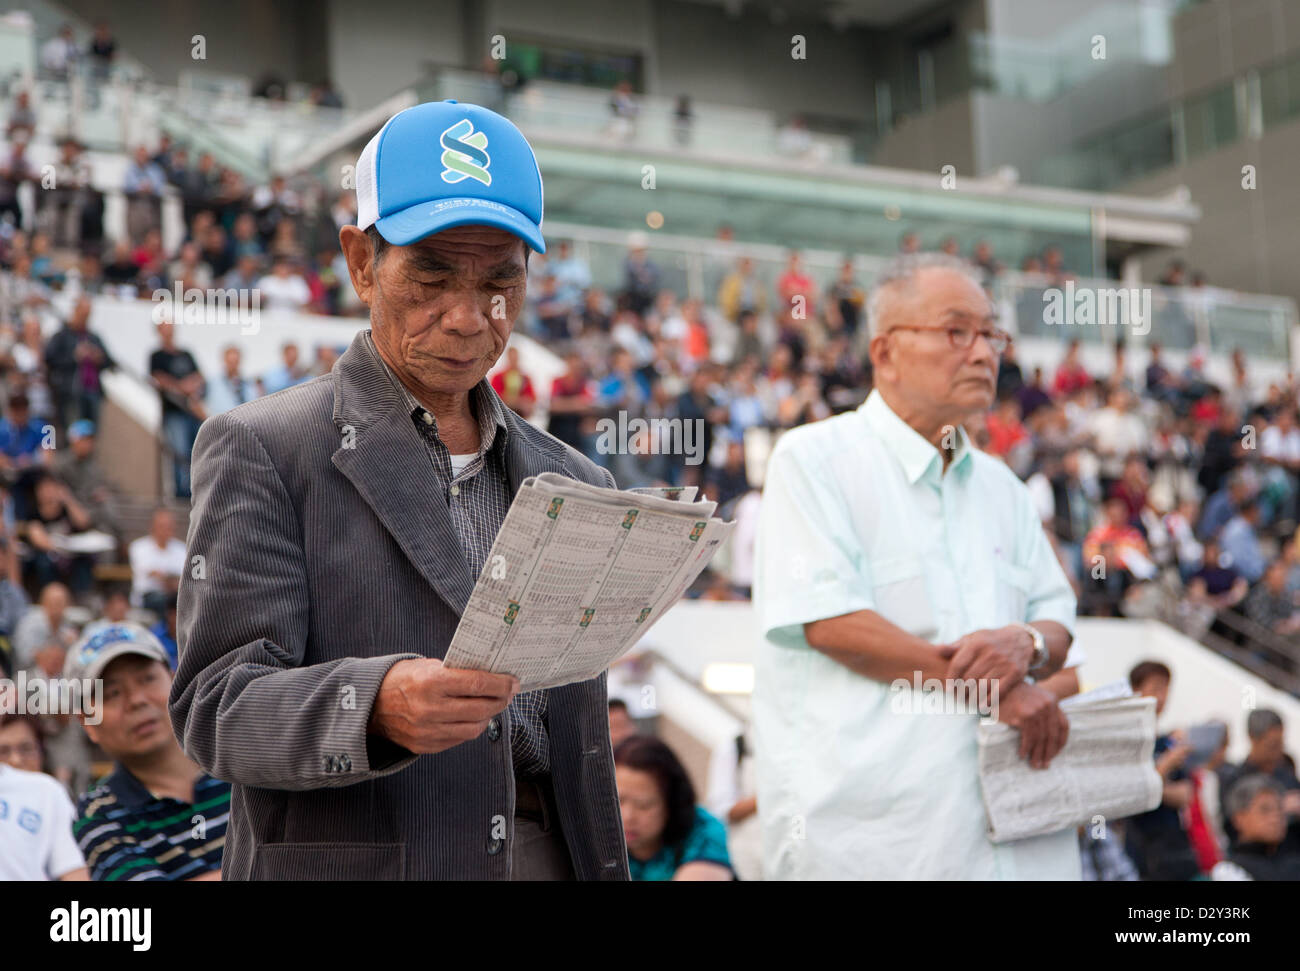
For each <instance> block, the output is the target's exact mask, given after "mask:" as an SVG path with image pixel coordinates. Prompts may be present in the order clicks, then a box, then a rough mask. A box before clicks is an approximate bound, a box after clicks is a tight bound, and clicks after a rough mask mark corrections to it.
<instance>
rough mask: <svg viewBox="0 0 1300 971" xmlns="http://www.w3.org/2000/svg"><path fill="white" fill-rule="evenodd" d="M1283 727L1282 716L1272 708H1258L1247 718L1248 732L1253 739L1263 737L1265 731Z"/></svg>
mask: <svg viewBox="0 0 1300 971" xmlns="http://www.w3.org/2000/svg"><path fill="white" fill-rule="evenodd" d="M1281 727H1282V716H1281V715H1279V714H1278V713H1277V712H1275V711H1273V710H1272V709H1271V708H1256V709H1255V710H1254V711H1252V712H1251V713H1250V715H1249V716H1247V718H1246V734H1247V735H1249V736H1250V737H1251V738H1252V739H1257V738H1262V737H1263V736H1264V733H1265V732H1270V731H1272V730H1273V729H1274V728H1281Z"/></svg>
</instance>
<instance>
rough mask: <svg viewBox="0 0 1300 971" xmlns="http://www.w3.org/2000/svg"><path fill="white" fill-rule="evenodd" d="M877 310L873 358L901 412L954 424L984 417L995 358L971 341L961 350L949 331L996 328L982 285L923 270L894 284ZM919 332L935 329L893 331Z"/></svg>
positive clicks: (993, 383)
mask: <svg viewBox="0 0 1300 971" xmlns="http://www.w3.org/2000/svg"><path fill="white" fill-rule="evenodd" d="M891 291H892V292H891V293H890V294H889V296H888V298H887V299H886V303H885V305H884V306H883V307H882V308H881V318H882V319H881V320H880V322H879V332H878V333H877V334H876V335H875V336H874V337H873V338H872V341H871V360H872V363H873V364H874V365H875V367H876V372H877V374H878V375H879V378H878V380H879V381H880V383H881V384H882V385H883V386H887V387H889V388H890V389H891V390H892V391H893V393H894V395H895V397H896V398H897V399H899V400H900V402H901V403H902V404H903V405H904V406H905V407H907V408H909V409H912V410H915V411H918V412H921V413H924V414H927V415H932V416H939V417H941V418H942V419H943V420H945V421H952V422H953V424H960V423H961V422H962V421H964V420H966V417H967V416H970V415H973V414H975V413H978V412H985V411H988V410H989V408H990V407H991V406H992V404H993V395H994V391H995V389H996V386H997V374H998V356H997V355H996V354H995V353H994V352H993V348H992V347H991V346H990V345H989V342H988V341H987V340H985V339H984V338H982V337H976V338H975V340H974V342H973V343H972V344H971V345H970V347H967V348H965V349H959V348H956V347H954V346H953V343H952V339H951V337H950V336H949V331H954V330H956V331H969V330H972V329H974V330H983V329H989V328H994V327H996V326H997V319H996V317H995V316H994V312H993V305H992V304H991V303H990V301H989V298H988V297H987V296H986V295H985V293H984V291H983V290H982V289H981V288H980V286H979V285H978V284H977V283H975V282H974V281H973V280H971V279H970V278H968V277H966V276H965V275H963V274H961V273H959V272H957V271H955V270H950V269H946V268H943V267H926V268H925V269H922V270H920V271H918V272H917V273H916V274H915V275H914V276H913V277H912V279H911V280H910V281H903V282H899V283H895V284H893V285H892V286H891ZM898 327H924V328H935V329H934V330H930V329H927V330H924V331H914V330H895V329H894V328H898Z"/></svg>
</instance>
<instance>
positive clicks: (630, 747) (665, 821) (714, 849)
mask: <svg viewBox="0 0 1300 971" xmlns="http://www.w3.org/2000/svg"><path fill="white" fill-rule="evenodd" d="M614 771H615V776H616V779H617V783H618V804H619V809H620V810H621V811H622V814H623V835H624V837H625V838H626V840H627V857H628V867H629V869H630V871H631V874H632V879H633V880H734V879H735V874H734V872H733V871H732V868H731V858H730V857H729V856H728V855H727V831H726V828H725V827H724V826H723V825H722V823H721V822H719V821H718V820H717V819H716V818H714V817H713V816H711V815H710V814H709V813H708V812H706V811H705V810H704V809H702V808H701V807H699V806H697V805H696V804H695V787H694V786H692V785H691V780H690V779H689V778H688V777H687V775H686V770H685V769H684V768H682V764H681V762H679V761H678V760H677V756H675V755H674V754H673V751H672V749H670V748H669V747H668V746H667V745H665V744H664V743H663V742H661V741H659V739H657V738H654V737H652V736H649V735H634V736H632V737H631V738H628V739H626V740H625V741H623V742H621V743H620V744H619V746H618V748H616V749H615V750H614Z"/></svg>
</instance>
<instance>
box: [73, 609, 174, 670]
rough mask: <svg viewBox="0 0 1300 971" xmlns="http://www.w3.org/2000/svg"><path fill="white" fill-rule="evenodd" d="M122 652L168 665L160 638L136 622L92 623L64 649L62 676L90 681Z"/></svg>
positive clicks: (169, 663)
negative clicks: (75, 640)
mask: <svg viewBox="0 0 1300 971" xmlns="http://www.w3.org/2000/svg"><path fill="white" fill-rule="evenodd" d="M124 654H141V655H143V656H145V657H147V658H151V659H153V660H155V661H161V662H162V663H163V664H165V665H167V666H168V667H169V668H170V667H171V657H170V656H169V655H168V653H167V648H165V647H163V644H162V641H160V640H158V638H157V637H155V636H154V635H153V634H152V633H151V632H150V631H148V630H147V629H145V628H144V627H141V626H140V625H139V624H133V623H130V622H124V623H120V624H92V625H91V626H90V627H87V628H86V631H85V633H84V634H83V635H82V637H81V640H79V641H77V643H76V645H75V646H74V647H73V648H72V649H71V650H70V651H68V656H67V659H66V660H65V661H64V662H63V676H64V677H65V678H68V679H69V680H73V681H83V680H89V681H94V680H95V679H96V678H98V677H99V676H100V675H101V674H103V673H104V668H106V667H108V665H109V663H110V662H112V661H115V660H117V659H118V658H119V657H121V656H122V655H124Z"/></svg>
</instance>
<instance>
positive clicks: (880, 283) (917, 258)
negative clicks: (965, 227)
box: [867, 253, 984, 337]
mask: <svg viewBox="0 0 1300 971" xmlns="http://www.w3.org/2000/svg"><path fill="white" fill-rule="evenodd" d="M929 269H941V270H952V271H954V272H956V273H960V274H961V275H962V276H964V277H966V279H968V280H970V281H971V282H972V283H974V284H975V285H976V286H978V287H979V288H980V289H981V290H983V289H984V280H983V278H982V277H981V276H980V274H979V272H978V271H977V270H976V269H975V267H974V266H973V265H972V264H971V263H970V261H968V260H964V259H962V258H961V257H959V256H949V255H948V254H947V253H901V254H899V255H898V256H896V257H895V258H894V259H892V260H890V261H889V262H888V263H886V264H885V266H884V267H883V268H882V269H881V271H880V273H879V274H877V276H876V282H875V285H874V286H873V287H872V288H871V296H870V298H868V301H867V328H868V332H869V333H870V334H871V336H872V337H874V336H876V334H877V333H879V329H878V328H879V326H880V313H881V310H882V309H883V305H884V301H885V291H886V290H888V289H890V288H891V287H893V286H894V285H895V284H899V283H902V284H906V285H908V286H911V285H912V284H913V283H914V282H915V279H916V275H917V274H918V273H920V272H921V271H922V270H929Z"/></svg>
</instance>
